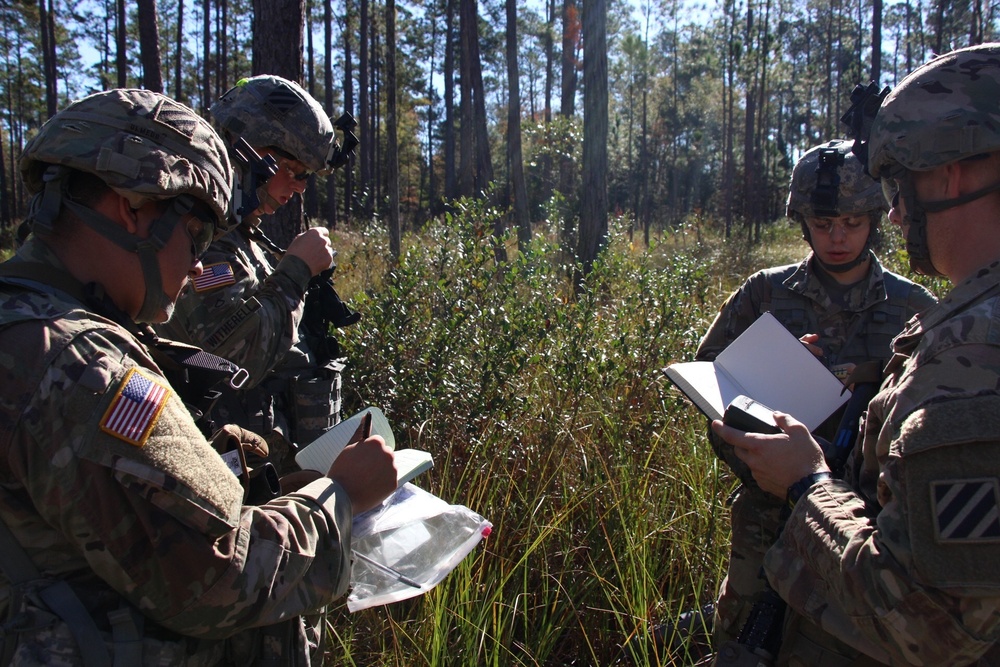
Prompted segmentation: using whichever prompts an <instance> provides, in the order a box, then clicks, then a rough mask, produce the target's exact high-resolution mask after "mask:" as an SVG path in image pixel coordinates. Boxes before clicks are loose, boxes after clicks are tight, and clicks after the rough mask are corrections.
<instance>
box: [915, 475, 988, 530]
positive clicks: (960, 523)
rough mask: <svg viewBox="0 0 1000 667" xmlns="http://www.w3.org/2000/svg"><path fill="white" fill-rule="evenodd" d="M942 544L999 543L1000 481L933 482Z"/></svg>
mask: <svg viewBox="0 0 1000 667" xmlns="http://www.w3.org/2000/svg"><path fill="white" fill-rule="evenodd" d="M931 503H932V505H933V507H934V524H935V525H934V528H935V533H936V536H937V539H938V541H939V542H1000V482H998V480H997V478H995V477H986V478H980V479H951V480H941V481H937V482H933V483H931Z"/></svg>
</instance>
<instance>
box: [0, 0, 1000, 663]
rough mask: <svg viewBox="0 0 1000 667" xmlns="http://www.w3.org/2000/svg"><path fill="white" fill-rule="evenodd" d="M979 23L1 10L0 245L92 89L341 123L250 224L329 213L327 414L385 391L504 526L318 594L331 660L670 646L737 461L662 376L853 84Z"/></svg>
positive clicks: (255, 6)
mask: <svg viewBox="0 0 1000 667" xmlns="http://www.w3.org/2000/svg"><path fill="white" fill-rule="evenodd" d="M997 33H998V16H997V5H996V4H995V3H992V2H986V1H985V0H957V1H949V0H938V1H936V2H931V1H928V2H921V1H916V0H910V1H907V2H897V3H883V2H882V0H827V1H824V2H813V1H808V0H750V1H742V0H720V1H719V2H701V3H691V2H681V1H679V0H672V1H671V0H665V1H660V2H652V1H650V0H638V2H637V3H636V4H629V5H626V4H623V3H621V2H619V1H617V0H543V1H542V2H538V3H529V4H527V5H526V4H524V3H519V2H516V1H515V0H505V2H502V3H501V2H500V1H499V0H484V1H482V2H479V3H477V2H475V0H427V1H426V2H422V3H409V2H402V1H400V2H398V4H397V1H396V0H384V2H376V1H375V0H356V1H354V0H348V1H347V2H346V3H344V2H343V1H342V0H341V1H338V2H334V0H323V1H318V0H317V1H308V2H307V1H303V0H292V1H289V0H272V1H265V0H252V1H251V0H198V1H197V2H195V1H192V2H185V0H138V1H137V2H135V3H125V2H124V0H78V1H73V0H37V1H32V2H24V1H18V0H0V231H3V232H4V233H5V240H4V241H2V242H0V247H3V248H5V249H6V251H5V252H9V248H10V246H11V245H12V242H11V241H10V239H11V238H12V231H13V229H14V228H15V226H16V224H17V222H18V221H19V220H20V219H21V218H22V217H23V215H24V213H25V211H26V207H27V204H28V202H27V197H26V196H25V193H24V190H23V187H22V185H21V183H20V180H19V178H18V175H17V158H18V155H19V153H20V151H21V149H22V147H23V146H24V144H25V142H26V141H27V140H28V139H30V137H31V136H32V135H33V134H34V133H35V132H36V131H37V129H38V128H39V127H40V126H41V124H42V123H43V122H44V121H45V119H46V118H48V117H49V116H51V115H52V114H53V113H55V111H56V110H58V109H59V108H62V107H63V106H65V105H66V104H67V103H68V102H69V101H70V100H72V99H74V98H77V97H79V96H82V95H84V94H87V93H89V92H93V91H95V90H100V89H102V88H109V87H115V86H135V87H145V88H150V89H156V90H162V91H163V92H164V93H166V94H168V95H171V96H173V97H175V98H177V99H179V100H181V101H183V102H185V103H187V104H189V105H190V106H192V107H193V108H194V109H196V110H197V111H199V112H200V113H203V114H206V115H207V111H206V109H207V107H208V106H210V105H211V103H212V101H214V100H215V99H216V98H217V97H218V96H219V95H221V94H222V93H223V92H225V90H227V89H228V88H229V87H230V86H232V85H233V84H234V83H235V82H236V81H237V80H238V79H239V78H240V77H243V76H248V75H251V74H257V73H276V74H281V75H283V76H286V77H288V78H291V79H295V80H297V81H299V82H301V83H302V84H303V86H304V87H305V88H306V89H308V90H309V91H310V92H311V93H312V94H313V95H314V97H316V98H317V99H318V100H320V101H321V103H323V104H324V105H325V107H326V108H327V110H328V111H329V113H330V115H331V116H332V117H337V116H339V115H340V114H341V113H342V112H343V111H345V110H346V111H349V112H351V113H352V114H353V115H354V116H355V117H356V118H357V120H358V128H357V133H358V135H359V137H360V139H361V145H360V147H359V150H358V154H357V156H356V158H355V159H354V160H353V161H352V163H351V164H350V165H349V166H348V168H347V169H344V170H341V171H338V172H337V173H336V174H334V175H333V176H330V177H327V178H326V179H319V180H317V181H316V182H312V183H310V186H309V189H308V190H307V192H306V195H305V197H304V198H303V199H302V201H298V202H296V203H295V204H294V205H289V206H286V207H285V209H283V211H282V214H281V215H276V216H272V220H269V221H268V223H267V224H268V225H269V226H270V229H269V231H270V233H271V234H272V235H273V236H275V237H276V238H277V239H278V240H279V242H286V241H287V240H288V239H290V238H291V236H292V235H294V234H295V233H296V231H298V230H300V229H301V228H302V227H303V226H304V225H306V224H324V225H327V226H329V227H330V228H331V229H332V230H333V235H334V239H335V244H336V247H337V248H338V249H339V250H340V255H339V257H338V264H339V266H338V270H337V285H338V289H339V290H340V291H341V293H342V294H344V295H345V296H347V297H349V298H350V300H351V302H352V305H353V306H355V307H356V308H357V309H358V310H360V311H361V312H363V313H364V315H365V319H364V320H363V321H362V324H361V325H357V326H354V327H350V328H348V329H345V330H342V331H341V338H342V342H343V344H344V349H345V350H346V352H347V355H348V360H349V367H348V369H347V371H346V374H345V410H347V411H349V410H351V409H352V408H360V407H362V406H363V405H367V404H374V405H381V406H383V409H384V410H385V411H386V414H387V415H388V416H389V418H390V420H391V421H392V423H393V426H394V430H395V431H396V434H397V441H398V443H399V446H415V447H419V448H422V449H425V450H428V451H431V452H432V453H433V454H434V456H435V460H436V464H437V465H436V467H435V469H434V470H432V471H430V472H429V473H425V475H423V476H422V479H421V486H424V487H425V488H427V489H428V490H430V491H432V492H434V493H436V494H438V495H440V496H441V497H443V498H446V499H448V500H449V501H452V502H458V503H461V504H464V505H467V506H469V507H471V508H473V509H475V510H477V511H479V512H480V513H482V514H483V515H484V516H486V517H487V518H488V519H490V520H491V521H493V523H494V524H495V527H496V530H495V532H494V534H493V535H492V536H490V538H488V539H487V540H486V541H485V542H484V543H483V544H482V545H481V546H480V547H479V548H477V550H476V552H474V555H473V556H472V557H470V558H468V559H466V560H465V561H464V562H463V563H462V564H461V566H460V567H459V568H458V569H457V570H456V571H455V572H453V573H452V574H451V575H450V576H449V577H448V578H447V579H446V580H445V582H444V583H442V584H441V585H440V586H439V587H438V588H436V589H435V590H434V591H431V592H430V593H429V594H427V595H424V596H421V597H420V598H418V599H416V600H414V601H411V602H406V603H400V604H395V605H390V606H387V607H384V608H379V609H375V610H369V611H365V612H362V613H359V614H353V615H351V614H347V613H346V611H343V610H339V611H338V612H337V614H335V616H334V618H333V619H332V622H331V625H330V630H331V640H330V642H329V646H328V648H329V651H330V654H331V658H332V659H333V661H334V662H335V664H353V665H373V664H380V665H424V664H426V665H497V666H504V665H608V664H613V663H626V664H627V663H632V664H640V665H643V664H677V665H681V664H688V663H689V662H690V661H691V659H692V658H691V656H690V655H688V654H686V653H684V652H683V651H679V652H674V653H672V654H671V653H669V652H668V651H666V650H665V648H664V647H663V646H658V645H656V644H655V643H654V642H651V641H649V639H650V632H651V628H652V627H653V625H654V624H655V623H658V622H662V621H666V620H670V619H675V618H677V616H678V615H679V614H680V613H681V612H682V611H684V610H685V609H690V608H693V607H696V606H699V605H701V604H703V603H704V602H706V601H708V600H710V599H711V597H712V595H713V593H714V591H715V589H716V587H717V585H718V580H719V576H720V574H721V573H722V572H723V571H724V566H725V561H726V557H727V553H728V552H727V540H728V534H727V532H728V523H727V521H728V520H727V514H726V510H725V501H726V498H727V496H728V495H729V493H730V492H731V491H732V489H733V486H734V480H733V479H732V477H731V475H730V474H729V473H728V471H726V470H725V469H724V467H720V466H719V465H718V463H717V461H716V460H715V458H714V456H713V455H712V453H711V451H710V450H709V448H708V447H707V443H706V441H705V439H704V437H703V433H704V427H705V424H704V420H703V418H701V417H700V416H699V415H698V413H697V412H696V411H695V410H693V409H692V408H691V407H690V406H689V405H688V404H687V403H686V402H685V401H684V399H683V398H681V397H680V396H679V395H678V394H677V393H676V391H674V390H672V389H671V388H670V386H669V383H667V382H666V381H665V380H664V378H663V376H662V374H661V373H660V369H661V368H662V367H663V366H665V365H666V364H668V363H670V362H671V361H676V360H681V359H685V360H686V359H689V358H690V357H691V356H692V355H693V351H694V347H695V346H696V344H697V341H698V339H699V337H700V335H701V333H702V332H703V331H704V330H705V328H706V327H707V326H708V324H709V323H710V322H711V320H712V317H713V316H714V313H715V312H716V309H717V308H718V305H719V304H720V303H721V301H722V299H724V297H725V295H726V294H727V293H728V292H729V291H730V290H731V289H732V288H733V287H734V286H735V285H737V284H738V283H739V281H741V280H742V278H744V277H745V276H746V275H747V274H748V273H749V272H751V271H753V270H756V269H758V268H761V267H763V266H768V265H773V264H777V263H781V262H788V261H796V260H798V259H800V258H801V257H802V256H803V255H804V254H805V252H806V250H807V248H806V247H805V245H804V244H803V243H802V241H801V239H800V238H799V235H798V233H797V231H796V230H795V229H794V228H790V227H788V226H787V225H776V224H772V223H774V222H775V221H777V220H780V219H781V217H782V213H783V207H784V200H785V197H786V193H787V184H788V178H789V174H790V171H791V166H792V165H793V164H794V162H795V160H796V159H797V158H798V156H800V155H801V153H802V152H803V151H805V150H806V149H808V148H809V147H811V146H813V145H815V144H817V143H819V142H821V141H825V140H827V139H830V138H833V137H839V136H842V135H843V133H844V130H843V128H841V127H840V126H839V125H838V121H839V118H840V116H841V115H842V114H843V112H844V111H846V109H847V107H848V105H849V96H850V92H851V90H852V89H853V88H854V86H855V85H856V84H858V83H862V84H864V83H867V82H868V81H869V80H872V79H874V80H876V81H878V82H879V83H880V84H885V85H894V84H895V83H896V82H897V81H898V80H899V79H900V78H902V76H904V75H905V73H906V72H908V71H909V70H911V69H913V68H914V67H915V66H917V65H918V64H920V63H922V62H924V61H925V60H927V59H928V58H929V57H930V56H931V55H932V54H933V53H939V52H944V51H947V50H949V49H951V48H957V47H960V46H965V45H968V44H973V43H979V42H982V41H989V40H992V39H996V37H997ZM898 246H899V244H898V239H897V241H896V244H895V245H893V244H892V242H891V241H890V243H889V244H888V245H887V246H886V248H885V249H884V250H883V254H882V257H883V259H884V261H885V262H886V263H887V265H888V266H890V267H891V268H894V269H896V270H899V271H905V268H904V267H905V257H904V256H903V255H902V254H901V253H900V252H898V251H896V250H895V248H898ZM928 284H929V285H930V286H931V287H940V286H938V285H934V284H933V283H928ZM630 637H632V638H633V639H632V643H631V644H630V646H631V647H633V649H634V650H624V651H623V649H622V645H623V643H625V641H626V639H627V638H630Z"/></svg>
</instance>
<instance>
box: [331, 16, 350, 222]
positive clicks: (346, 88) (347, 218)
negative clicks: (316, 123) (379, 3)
mask: <svg viewBox="0 0 1000 667" xmlns="http://www.w3.org/2000/svg"><path fill="white" fill-rule="evenodd" d="M327 1H328V2H329V0H327ZM352 7H353V6H352V4H351V2H350V0H348V2H347V3H346V7H345V8H344V111H346V112H347V113H351V114H353V113H354V61H353V59H352V53H351V35H353V34H354V31H353V29H352V26H353V24H354V21H353V16H352V12H351V9H352ZM331 54H332V47H331ZM330 57H332V55H331V56H330ZM330 57H328V58H327V59H328V60H329V59H330ZM331 77H332V71H331ZM328 88H330V90H331V92H330V96H329V98H328V101H327V108H328V109H329V110H330V112H331V113H330V115H331V116H334V117H336V114H335V113H334V109H333V92H332V91H333V86H332V83H331V85H329V86H328ZM331 180H332V181H333V184H334V187H333V188H332V190H333V191H334V194H335V190H336V183H337V181H336V179H335V178H334V177H333V174H331V175H330V176H329V177H328V178H327V181H328V182H329V181H331ZM353 202H354V156H353V155H352V156H351V157H349V158H348V161H347V164H345V165H344V223H345V224H348V225H349V224H350V223H351V212H352V210H353V208H354V206H353ZM331 208H332V210H333V212H334V215H335V216H336V211H337V206H336V203H334V204H332V205H331Z"/></svg>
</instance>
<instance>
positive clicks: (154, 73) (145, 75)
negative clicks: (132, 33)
mask: <svg viewBox="0 0 1000 667" xmlns="http://www.w3.org/2000/svg"><path fill="white" fill-rule="evenodd" d="M137 10H138V15H139V58H140V60H142V87H143V88H145V89H146V90H152V91H154V92H157V93H162V92H163V77H162V75H161V74H160V30H159V27H158V26H157V22H156V0H137Z"/></svg>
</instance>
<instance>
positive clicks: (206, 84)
mask: <svg viewBox="0 0 1000 667" xmlns="http://www.w3.org/2000/svg"><path fill="white" fill-rule="evenodd" d="M211 15H212V2H211V0H201V106H202V108H203V109H204V110H205V113H206V114H207V113H208V109H209V108H210V107H211V106H212V103H213V102H215V97H214V96H213V95H212V20H211ZM254 45H255V46H256V42H254Z"/></svg>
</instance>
